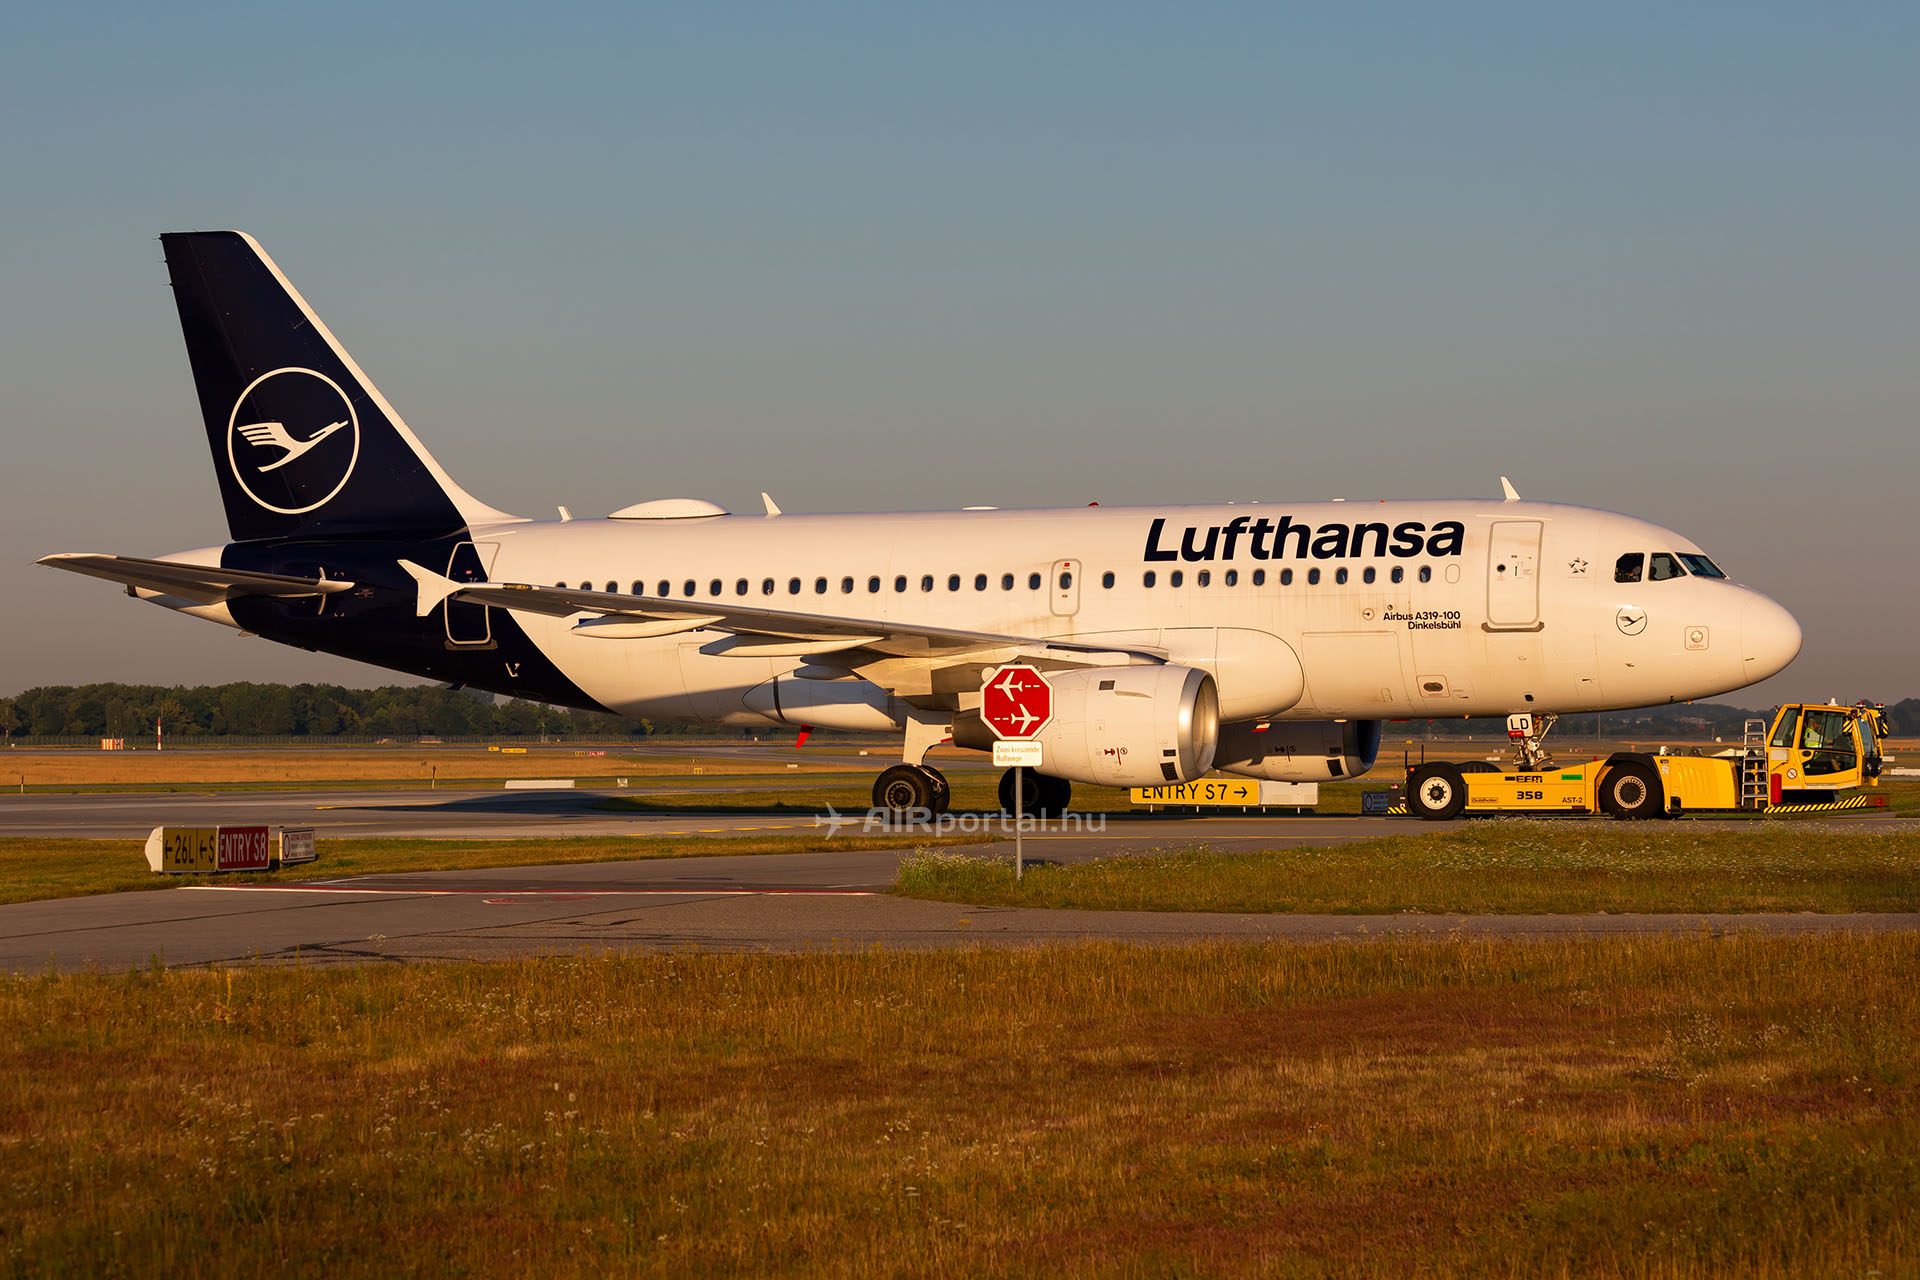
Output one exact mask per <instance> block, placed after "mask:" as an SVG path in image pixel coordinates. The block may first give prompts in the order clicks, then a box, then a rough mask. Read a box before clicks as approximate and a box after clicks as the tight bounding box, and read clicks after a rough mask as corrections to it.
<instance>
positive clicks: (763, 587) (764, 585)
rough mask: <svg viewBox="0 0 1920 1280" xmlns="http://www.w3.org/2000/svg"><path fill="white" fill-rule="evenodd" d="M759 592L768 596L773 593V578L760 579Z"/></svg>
mask: <svg viewBox="0 0 1920 1280" xmlns="http://www.w3.org/2000/svg"><path fill="white" fill-rule="evenodd" d="M760 594H761V595H763V596H770V595H772V594H773V579H772V578H765V579H762V580H761V582H760Z"/></svg>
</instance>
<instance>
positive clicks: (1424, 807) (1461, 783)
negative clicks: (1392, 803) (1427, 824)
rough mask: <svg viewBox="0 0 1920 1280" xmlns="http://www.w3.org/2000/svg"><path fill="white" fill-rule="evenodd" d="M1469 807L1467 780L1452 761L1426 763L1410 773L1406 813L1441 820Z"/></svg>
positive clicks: (1452, 816) (1453, 816)
mask: <svg viewBox="0 0 1920 1280" xmlns="http://www.w3.org/2000/svg"><path fill="white" fill-rule="evenodd" d="M1466 807H1467V779H1466V775H1465V774H1463V773H1461V772H1460V770H1459V769H1458V768H1456V767H1455V766H1453V765H1450V764H1423V765H1421V766H1420V767H1419V768H1418V769H1415V770H1414V771H1413V772H1412V773H1411V774H1408V775H1407V812H1408V813H1410V814H1412V815H1413V816H1414V817H1416V818H1425V819H1427V820H1429V821H1438V820H1440V819H1443V818H1457V817H1459V816H1460V811H1461V810H1463V809H1465V808H1466Z"/></svg>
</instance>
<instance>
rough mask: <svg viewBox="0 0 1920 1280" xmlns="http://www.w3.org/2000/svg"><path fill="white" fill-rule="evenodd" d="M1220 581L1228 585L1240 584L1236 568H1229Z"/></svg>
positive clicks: (1238, 572)
mask: <svg viewBox="0 0 1920 1280" xmlns="http://www.w3.org/2000/svg"><path fill="white" fill-rule="evenodd" d="M1220 581H1221V582H1222V583H1224V584H1225V585H1227V586H1229V587H1237V586H1239V585H1240V571H1239V570H1238V569H1229V570H1227V572H1226V574H1225V575H1224V576H1223V577H1222V578H1221V579H1220Z"/></svg>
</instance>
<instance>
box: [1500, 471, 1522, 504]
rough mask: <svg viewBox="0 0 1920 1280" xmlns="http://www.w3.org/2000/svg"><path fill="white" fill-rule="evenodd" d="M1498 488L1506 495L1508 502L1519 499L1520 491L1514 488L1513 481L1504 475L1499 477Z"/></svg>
mask: <svg viewBox="0 0 1920 1280" xmlns="http://www.w3.org/2000/svg"><path fill="white" fill-rule="evenodd" d="M1500 489H1501V491H1502V492H1503V493H1505V494H1506V495H1507V501H1508V502H1518V501H1520V491H1519V490H1518V489H1516V488H1514V487H1513V481H1511V480H1509V479H1507V478H1506V477H1505V476H1501V477H1500Z"/></svg>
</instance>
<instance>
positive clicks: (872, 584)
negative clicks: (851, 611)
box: [867, 573, 880, 595]
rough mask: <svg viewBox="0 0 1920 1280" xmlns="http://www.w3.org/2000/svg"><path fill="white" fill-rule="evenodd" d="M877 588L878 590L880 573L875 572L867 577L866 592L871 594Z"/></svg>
mask: <svg viewBox="0 0 1920 1280" xmlns="http://www.w3.org/2000/svg"><path fill="white" fill-rule="evenodd" d="M878 590H880V575H879V574H877V573H876V574H874V575H873V576H872V577H870V578H868V579H867V593H868V594H869V595H871V594H873V593H874V592H876V591H878Z"/></svg>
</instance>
